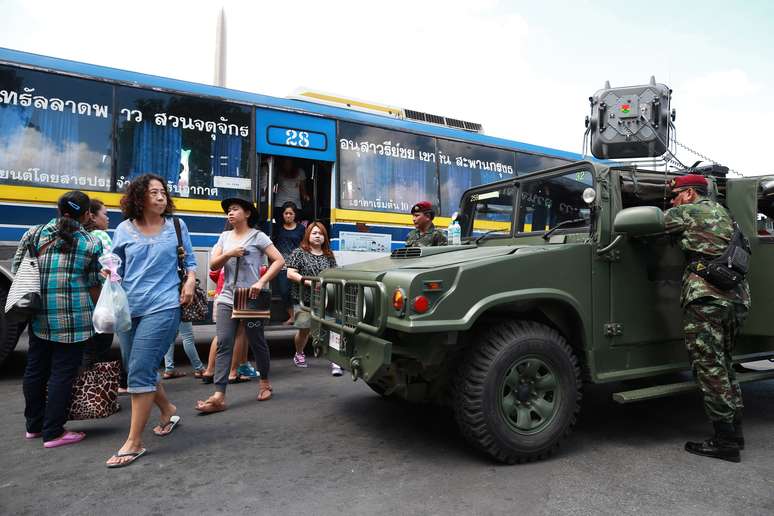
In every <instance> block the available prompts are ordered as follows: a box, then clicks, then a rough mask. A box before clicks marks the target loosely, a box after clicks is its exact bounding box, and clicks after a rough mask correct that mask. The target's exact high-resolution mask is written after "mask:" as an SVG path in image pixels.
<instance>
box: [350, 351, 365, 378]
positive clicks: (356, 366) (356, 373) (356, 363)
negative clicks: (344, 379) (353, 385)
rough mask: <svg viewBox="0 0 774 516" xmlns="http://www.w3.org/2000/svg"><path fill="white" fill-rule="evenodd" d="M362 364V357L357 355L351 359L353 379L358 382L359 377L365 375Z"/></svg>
mask: <svg viewBox="0 0 774 516" xmlns="http://www.w3.org/2000/svg"><path fill="white" fill-rule="evenodd" d="M362 367H363V366H362V365H360V359H359V358H357V357H355V358H353V359H352V360H350V361H349V370H350V371H352V381H353V382H356V381H357V379H358V378H360V377H361V376H363V369H362Z"/></svg>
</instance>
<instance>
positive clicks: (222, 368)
mask: <svg viewBox="0 0 774 516" xmlns="http://www.w3.org/2000/svg"><path fill="white" fill-rule="evenodd" d="M232 310H233V307H232V306H231V305H227V304H225V303H218V320H217V322H216V333H217V336H218V354H217V355H216V357H215V390H216V391H220V392H226V387H227V386H228V373H229V371H230V370H231V357H232V355H233V354H234V340H235V338H236V333H237V328H238V327H239V325H240V324H244V325H245V335H246V336H247V345H248V346H250V349H252V350H253V355H255V363H256V366H258V372H259V373H261V380H268V379H269V366H270V362H269V360H270V359H269V346H268V344H266V337H265V336H264V334H263V321H262V320H261V319H232V318H231V311H232Z"/></svg>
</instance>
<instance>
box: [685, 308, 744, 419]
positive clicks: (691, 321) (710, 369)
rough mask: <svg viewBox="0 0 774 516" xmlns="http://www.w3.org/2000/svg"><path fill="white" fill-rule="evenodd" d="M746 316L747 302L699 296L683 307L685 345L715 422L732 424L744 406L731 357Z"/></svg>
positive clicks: (705, 405)
mask: <svg viewBox="0 0 774 516" xmlns="http://www.w3.org/2000/svg"><path fill="white" fill-rule="evenodd" d="M746 318H747V309H746V308H745V307H744V306H743V305H739V304H735V303H730V302H727V301H721V300H717V299H713V298H702V299H698V300H696V301H693V302H691V303H689V304H688V305H686V306H685V307H684V308H683V331H684V333H685V346H686V348H687V349H688V355H689V357H690V360H691V367H692V368H693V375H694V377H695V378H696V382H697V383H698V384H699V387H700V388H701V392H702V394H703V395H704V411H705V412H706V413H707V416H708V417H709V418H710V420H711V421H723V422H726V423H731V422H732V421H733V419H734V412H736V411H738V410H740V409H741V408H742V406H743V403H742V389H741V387H740V386H739V382H738V381H737V379H736V373H735V372H734V368H733V367H732V364H731V356H732V355H733V352H734V339H735V337H736V334H737V333H738V331H739V327H740V326H741V325H742V323H743V322H744V320H745V319H746Z"/></svg>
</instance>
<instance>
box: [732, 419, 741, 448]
mask: <svg viewBox="0 0 774 516" xmlns="http://www.w3.org/2000/svg"><path fill="white" fill-rule="evenodd" d="M732 441H734V442H735V443H736V444H737V445H738V446H739V449H740V450H744V434H743V433H742V411H741V410H739V411H737V412H736V413H735V414H734V438H733V439H732Z"/></svg>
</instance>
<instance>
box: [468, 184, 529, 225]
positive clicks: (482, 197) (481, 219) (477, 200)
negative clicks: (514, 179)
mask: <svg viewBox="0 0 774 516" xmlns="http://www.w3.org/2000/svg"><path fill="white" fill-rule="evenodd" d="M515 191H516V189H515V188H514V187H513V185H508V186H502V187H500V188H497V189H493V190H488V191H483V192H476V193H473V194H471V195H470V196H469V197H468V198H467V199H465V200H464V201H463V206H462V208H463V211H462V214H461V216H460V219H461V220H460V225H461V226H462V230H463V234H464V235H465V236H471V234H472V236H474V237H475V236H478V235H481V234H483V233H486V232H493V233H495V234H496V233H502V234H503V235H510V234H511V228H512V227H513V200H514V199H513V197H514V192H515ZM471 221H472V224H471ZM471 226H472V227H471Z"/></svg>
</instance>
